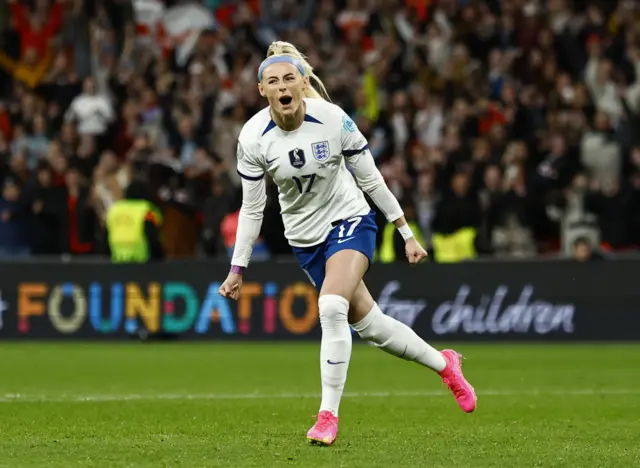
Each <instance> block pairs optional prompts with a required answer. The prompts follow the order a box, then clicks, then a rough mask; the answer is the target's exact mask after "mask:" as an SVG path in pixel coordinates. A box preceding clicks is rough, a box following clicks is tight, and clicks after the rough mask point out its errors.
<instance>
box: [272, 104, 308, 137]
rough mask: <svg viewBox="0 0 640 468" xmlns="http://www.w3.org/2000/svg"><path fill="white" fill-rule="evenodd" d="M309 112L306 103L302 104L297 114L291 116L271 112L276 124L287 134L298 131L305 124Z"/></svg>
mask: <svg viewBox="0 0 640 468" xmlns="http://www.w3.org/2000/svg"><path fill="white" fill-rule="evenodd" d="M306 111H307V105H306V103H305V102H304V101H302V102H301V103H300V105H299V106H298V109H297V110H296V112H295V114H291V115H282V114H278V113H277V112H274V111H273V109H272V110H271V118H272V119H273V121H274V122H275V123H276V125H277V126H278V127H280V128H281V129H282V130H284V131H285V132H292V131H293V130H297V129H298V128H300V126H301V125H302V122H304V115H305V113H306Z"/></svg>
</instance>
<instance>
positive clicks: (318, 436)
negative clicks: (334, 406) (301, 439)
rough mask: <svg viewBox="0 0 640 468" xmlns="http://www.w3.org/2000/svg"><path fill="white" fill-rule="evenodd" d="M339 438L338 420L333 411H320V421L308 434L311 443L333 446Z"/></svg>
mask: <svg viewBox="0 0 640 468" xmlns="http://www.w3.org/2000/svg"><path fill="white" fill-rule="evenodd" d="M336 437H338V418H337V417H336V416H334V415H333V413H331V411H320V413H318V420H317V421H316V423H315V424H314V425H313V427H312V428H311V429H309V432H307V439H308V440H309V443H311V444H315V445H331V444H333V443H334V442H335V440H336Z"/></svg>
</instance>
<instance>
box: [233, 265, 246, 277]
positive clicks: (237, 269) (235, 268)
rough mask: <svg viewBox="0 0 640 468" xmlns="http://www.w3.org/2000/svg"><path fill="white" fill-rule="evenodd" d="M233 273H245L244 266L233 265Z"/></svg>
mask: <svg viewBox="0 0 640 468" xmlns="http://www.w3.org/2000/svg"><path fill="white" fill-rule="evenodd" d="M231 273H235V274H237V275H241V274H243V273H244V267H241V266H237V265H231Z"/></svg>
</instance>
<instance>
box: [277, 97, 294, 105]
mask: <svg viewBox="0 0 640 468" xmlns="http://www.w3.org/2000/svg"><path fill="white" fill-rule="evenodd" d="M279 100H280V104H282V105H283V106H288V105H289V104H291V101H293V98H292V97H291V96H282V97H281V98H280V99H279Z"/></svg>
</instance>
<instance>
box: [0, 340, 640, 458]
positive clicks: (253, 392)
mask: <svg viewBox="0 0 640 468" xmlns="http://www.w3.org/2000/svg"><path fill="white" fill-rule="evenodd" d="M456 349H458V350H460V351H462V352H463V353H464V354H465V356H466V358H467V359H466V360H465V371H466V374H467V376H468V378H469V380H470V381H471V382H472V384H473V385H474V386H475V387H476V390H477V391H478V396H479V402H478V409H477V411H476V412H475V413H473V414H470V415H467V414H464V413H462V412H461V411H460V410H459V409H458V407H457V405H456V403H455V401H454V399H453V397H452V396H451V395H449V394H448V392H446V391H445V389H443V388H442V385H441V382H440V380H439V378H438V377H437V376H436V375H435V374H433V373H431V372H430V371H429V370H427V369H424V368H421V367H419V366H418V365H416V364H413V363H407V362H404V361H400V360H398V359H395V358H393V357H391V356H388V355H386V354H384V353H382V352H380V351H378V350H376V349H374V348H372V347H369V346H366V345H362V346H355V347H354V353H353V358H352V361H351V366H350V370H349V380H348V382H347V389H346V392H347V393H346V395H345V398H344V400H343V402H342V407H341V412H340V418H341V424H340V435H339V437H338V440H337V442H336V445H334V446H333V447H328V448H327V447H324V448H323V447H314V446H309V445H307V443H306V439H305V434H306V431H307V429H308V428H309V427H310V426H311V425H312V423H313V418H312V416H313V415H314V414H315V413H316V411H317V408H318V404H319V398H318V392H319V375H318V366H319V364H318V361H319V357H318V354H319V344H318V343H309V344H255V343H252V344H219V343H210V344H209V343H206V344H205V343H199V344H190V343H171V344H152V343H127V344H53V343H49V344H39V343H15V344H7V343H5V344H2V345H0V467H12V468H14V467H15V468H22V467H34V468H35V467H37V468H42V467H59V468H74V467H104V468H118V467H154V468H158V467H171V468H174V467H175V468H178V467H185V468H187V467H188V468H200V467H234V468H243V467H266V468H269V467H302V468H315V467H331V468H334V467H349V468H356V467H363V468H375V467H385V468H388V467H401V468H405V467H406V468H414V467H415V468H418V467H447V468H466V467H469V468H480V467H501V468H512V467H526V468H531V467H572V468H574V467H575V468H591V467H615V468H622V467H640V347H638V346H633V345H628V346H623V345H562V346H546V345H536V346H533V345H532V346H524V345H507V344H505V345H460V346H458V347H457V348H456Z"/></svg>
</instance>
